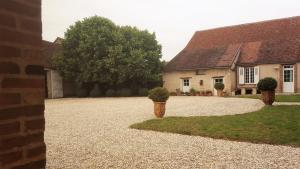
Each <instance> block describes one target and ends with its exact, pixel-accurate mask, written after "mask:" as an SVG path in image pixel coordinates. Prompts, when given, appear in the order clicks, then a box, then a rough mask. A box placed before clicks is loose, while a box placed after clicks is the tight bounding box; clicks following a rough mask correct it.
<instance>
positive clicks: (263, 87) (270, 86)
mask: <svg viewBox="0 0 300 169" xmlns="http://www.w3.org/2000/svg"><path fill="white" fill-rule="evenodd" d="M276 87H277V81H276V80H275V79H274V78H272V77H266V78H264V79H261V80H260V81H259V82H258V84H257V89H258V90H260V91H274V90H275V89H276Z"/></svg>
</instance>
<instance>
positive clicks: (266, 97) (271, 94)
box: [261, 91, 275, 105]
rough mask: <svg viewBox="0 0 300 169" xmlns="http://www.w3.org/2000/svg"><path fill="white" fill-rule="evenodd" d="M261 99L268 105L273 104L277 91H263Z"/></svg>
mask: <svg viewBox="0 0 300 169" xmlns="http://www.w3.org/2000/svg"><path fill="white" fill-rule="evenodd" d="M261 100H262V101H263V102H264V103H265V104H266V105H272V104H273V103H274V101H275V91H261Z"/></svg>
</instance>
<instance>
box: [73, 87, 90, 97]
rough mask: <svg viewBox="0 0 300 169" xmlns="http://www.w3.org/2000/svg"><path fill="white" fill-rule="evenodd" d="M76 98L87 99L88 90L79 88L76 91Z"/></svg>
mask: <svg viewBox="0 0 300 169" xmlns="http://www.w3.org/2000/svg"><path fill="white" fill-rule="evenodd" d="M76 96H77V97H87V96H88V91H87V89H83V88H79V89H77V90H76Z"/></svg>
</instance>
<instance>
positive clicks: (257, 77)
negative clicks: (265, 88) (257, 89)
mask: <svg viewBox="0 0 300 169" xmlns="http://www.w3.org/2000/svg"><path fill="white" fill-rule="evenodd" d="M258 82H259V66H255V67H254V83H255V84H257V83H258Z"/></svg>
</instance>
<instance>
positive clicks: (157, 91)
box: [148, 87, 170, 102]
mask: <svg viewBox="0 0 300 169" xmlns="http://www.w3.org/2000/svg"><path fill="white" fill-rule="evenodd" d="M169 96H170V93H169V91H168V90H167V89H165V88H162V87H157V88H154V89H152V90H150V91H149V96H148V97H149V99H151V100H153V101H154V102H166V101H167V100H168V99H169Z"/></svg>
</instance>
